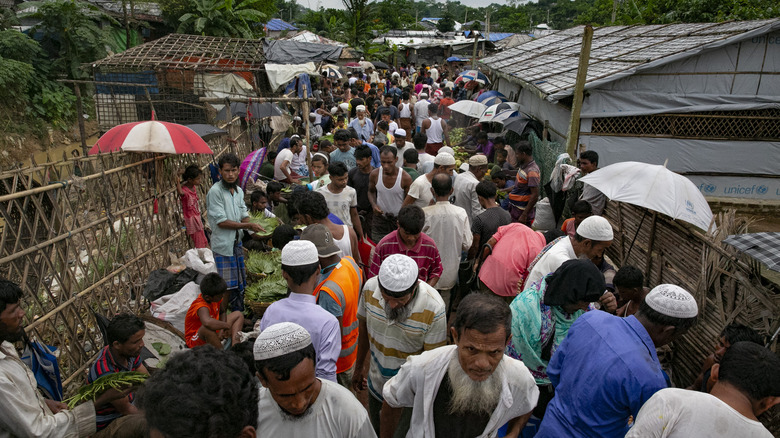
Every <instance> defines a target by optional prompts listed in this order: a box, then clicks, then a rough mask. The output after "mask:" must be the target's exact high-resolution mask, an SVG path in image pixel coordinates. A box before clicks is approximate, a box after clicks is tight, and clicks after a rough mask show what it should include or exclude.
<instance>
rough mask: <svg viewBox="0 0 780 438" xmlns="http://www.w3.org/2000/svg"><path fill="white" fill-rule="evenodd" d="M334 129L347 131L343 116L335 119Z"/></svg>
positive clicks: (345, 119)
mask: <svg viewBox="0 0 780 438" xmlns="http://www.w3.org/2000/svg"><path fill="white" fill-rule="evenodd" d="M336 129H347V118H346V117H345V116H344V115H340V116H338V118H336Z"/></svg>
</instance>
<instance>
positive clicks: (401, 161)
mask: <svg viewBox="0 0 780 438" xmlns="http://www.w3.org/2000/svg"><path fill="white" fill-rule="evenodd" d="M393 146H395V148H396V149H397V150H398V161H397V162H396V164H395V166H396V167H398V168H399V169H400V168H402V167H404V152H406V151H408V150H409V149H414V143H411V142H408V141H407V142H406V143H405V144H404V147H402V148H401V149H398V146H396V145H395V144H393Z"/></svg>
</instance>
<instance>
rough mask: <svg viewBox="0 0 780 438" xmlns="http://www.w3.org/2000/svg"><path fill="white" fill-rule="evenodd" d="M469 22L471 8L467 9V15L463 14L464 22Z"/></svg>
mask: <svg viewBox="0 0 780 438" xmlns="http://www.w3.org/2000/svg"><path fill="white" fill-rule="evenodd" d="M468 22H469V10H468V9H466V15H464V16H463V24H466V23H468Z"/></svg>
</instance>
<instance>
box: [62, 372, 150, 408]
mask: <svg viewBox="0 0 780 438" xmlns="http://www.w3.org/2000/svg"><path fill="white" fill-rule="evenodd" d="M147 378H149V376H148V375H147V374H144V373H139V372H136V371H122V372H118V373H113V374H107V375H105V376H101V377H98V378H97V379H96V380H95V381H94V382H92V383H91V384H89V385H87V386H84V387H82V388H81V389H79V392H77V393H76V395H74V396H73V397H70V398H68V399H66V400H64V402H65V403H67V404H68V407H69V408H71V409H72V408H74V407H75V406H76V405H78V404H79V403H83V402H86V401H91V400H94V399H95V398H97V396H99V395H100V394H102V393H103V392H105V391H106V390H108V389H109V388H114V389H116V390H119V391H122V390H125V389H127V388H129V387H131V386H137V385H140V384H142V383H144V382H145V381H146V379H147Z"/></svg>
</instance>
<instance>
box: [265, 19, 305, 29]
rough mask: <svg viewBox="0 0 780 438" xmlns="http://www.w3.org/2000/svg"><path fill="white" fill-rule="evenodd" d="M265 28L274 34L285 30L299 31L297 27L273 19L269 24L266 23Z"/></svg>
mask: <svg viewBox="0 0 780 438" xmlns="http://www.w3.org/2000/svg"><path fill="white" fill-rule="evenodd" d="M265 28H266V30H270V31H272V32H278V31H283V30H298V28H297V27H295V26H293V25H292V24H290V23H288V22H286V21H284V20H280V19H278V18H272V19H270V20H268V23H265Z"/></svg>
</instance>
